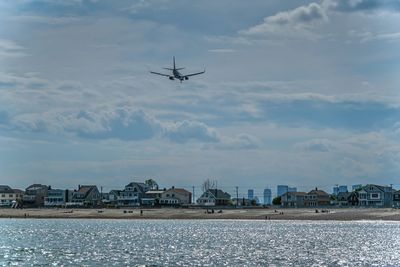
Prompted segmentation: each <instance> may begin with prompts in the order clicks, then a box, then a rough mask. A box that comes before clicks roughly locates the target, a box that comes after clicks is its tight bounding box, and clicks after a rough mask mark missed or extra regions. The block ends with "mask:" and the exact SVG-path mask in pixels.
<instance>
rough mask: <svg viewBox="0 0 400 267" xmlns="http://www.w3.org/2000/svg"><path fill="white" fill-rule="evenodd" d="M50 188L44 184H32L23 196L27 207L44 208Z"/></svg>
mask: <svg viewBox="0 0 400 267" xmlns="http://www.w3.org/2000/svg"><path fill="white" fill-rule="evenodd" d="M49 189H50V187H49V186H47V185H43V184H32V185H30V186H28V187H27V188H26V189H25V194H24V195H23V196H22V201H23V205H24V206H25V207H43V205H44V199H45V197H47V196H48V192H49Z"/></svg>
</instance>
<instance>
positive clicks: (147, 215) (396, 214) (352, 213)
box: [0, 208, 400, 221]
mask: <svg viewBox="0 0 400 267" xmlns="http://www.w3.org/2000/svg"><path fill="white" fill-rule="evenodd" d="M317 210H318V213H316V209H279V208H278V209H274V208H271V209H222V210H221V211H222V213H219V211H220V209H214V213H207V212H206V209H200V208H197V209H183V208H176V209H175V208H161V209H139V208H136V209H128V208H127V209H123V208H121V209H61V208H60V209H57V208H51V209H4V208H3V209H0V218H60V219H68V218H75V219H76V218H87V219H234V220H337V221H354V220H388V221H400V209H390V208H368V209H367V208H342V209H329V212H322V210H321V209H317ZM325 210H326V209H325ZM141 211H142V212H141ZM208 211H209V212H211V208H210V209H209V210H208Z"/></svg>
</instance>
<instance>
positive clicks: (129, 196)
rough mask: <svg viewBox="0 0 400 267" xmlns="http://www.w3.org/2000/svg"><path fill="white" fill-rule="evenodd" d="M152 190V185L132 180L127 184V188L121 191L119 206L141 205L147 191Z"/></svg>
mask: <svg viewBox="0 0 400 267" xmlns="http://www.w3.org/2000/svg"><path fill="white" fill-rule="evenodd" d="M149 190H150V186H148V185H146V184H145V183H137V182H132V183H129V184H128V185H126V186H125V189H124V190H122V191H120V192H119V196H118V206H120V207H134V206H140V205H141V200H142V198H143V197H144V196H145V193H146V192H147V191H149Z"/></svg>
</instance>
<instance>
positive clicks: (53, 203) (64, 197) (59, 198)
mask: <svg viewBox="0 0 400 267" xmlns="http://www.w3.org/2000/svg"><path fill="white" fill-rule="evenodd" d="M71 198H72V191H71V190H68V189H67V190H63V189H49V190H48V194H47V197H45V198H44V206H45V207H62V206H65V204H66V203H67V202H68V201H69V200H70V199H71Z"/></svg>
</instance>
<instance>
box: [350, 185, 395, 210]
mask: <svg viewBox="0 0 400 267" xmlns="http://www.w3.org/2000/svg"><path fill="white" fill-rule="evenodd" d="M393 191H394V190H393V189H392V188H391V187H389V186H380V185H374V184H368V185H366V186H363V187H362V188H361V190H359V191H357V193H358V201H359V206H363V207H390V206H391V205H392V202H393Z"/></svg>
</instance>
